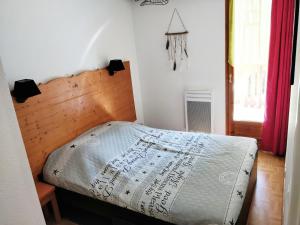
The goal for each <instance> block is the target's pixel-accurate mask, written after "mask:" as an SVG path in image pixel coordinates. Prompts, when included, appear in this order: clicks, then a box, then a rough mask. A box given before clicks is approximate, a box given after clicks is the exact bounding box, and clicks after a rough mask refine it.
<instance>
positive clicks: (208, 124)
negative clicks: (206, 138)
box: [185, 90, 214, 133]
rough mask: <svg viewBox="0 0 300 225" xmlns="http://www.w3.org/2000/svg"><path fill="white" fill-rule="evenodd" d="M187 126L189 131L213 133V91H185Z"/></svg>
mask: <svg viewBox="0 0 300 225" xmlns="http://www.w3.org/2000/svg"><path fill="white" fill-rule="evenodd" d="M185 127H186V130H187V131H191V132H204V133H212V132H213V131H214V128H213V93H212V92H211V91H201V90H198V91H196V90H189V91H186V92H185Z"/></svg>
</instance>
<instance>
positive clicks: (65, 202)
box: [56, 157, 257, 225]
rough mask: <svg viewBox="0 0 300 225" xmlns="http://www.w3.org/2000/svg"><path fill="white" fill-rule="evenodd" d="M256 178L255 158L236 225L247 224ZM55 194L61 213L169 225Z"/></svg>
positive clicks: (67, 194)
mask: <svg viewBox="0 0 300 225" xmlns="http://www.w3.org/2000/svg"><path fill="white" fill-rule="evenodd" d="M256 176H257V157H256V159H255V163H254V166H253V169H252V173H251V176H250V180H249V185H248V189H247V193H246V197H245V200H244V204H243V207H242V210H241V214H240V216H239V219H238V221H237V223H236V225H246V224H247V219H248V213H249V210H250V206H251V202H252V196H253V193H254V190H255V186H256ZM56 194H57V198H58V202H59V206H60V208H61V210H62V211H64V209H66V208H76V209H81V210H85V211H87V212H90V213H93V214H96V215H99V216H102V217H105V218H108V219H110V220H113V219H119V220H122V221H126V222H127V223H130V224H133V225H171V224H170V223H167V222H164V221H161V220H158V219H155V218H152V217H149V216H145V215H143V214H140V213H136V212H133V211H131V210H128V209H124V208H121V207H119V206H116V205H112V204H109V203H106V202H102V201H100V200H96V199H93V198H89V197H86V196H83V195H80V194H77V193H74V192H71V191H67V190H64V189H60V188H57V193H56Z"/></svg>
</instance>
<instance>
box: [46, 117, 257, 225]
mask: <svg viewBox="0 0 300 225" xmlns="http://www.w3.org/2000/svg"><path fill="white" fill-rule="evenodd" d="M256 151H257V145H256V140H254V139H250V138H243V137H228V136H222V135H210V134H203V133H189V132H179V131H169V130H160V129H154V128H150V127H147V126H143V125H139V124H135V123H128V122H111V123H107V124H104V125H102V126H99V127H96V128H94V129H92V130H90V131H88V132H86V133H85V134H83V135H81V136H80V137H78V138H77V139H75V140H74V141H72V142H71V143H69V144H67V145H65V146H63V147H61V148H60V149H58V150H56V151H55V152H53V153H52V154H51V155H50V157H49V159H48V160H47V163H46V165H45V167H44V179H45V180H46V181H47V182H49V183H51V184H54V185H56V186H58V187H61V188H64V189H67V190H70V191H74V192H77V193H80V194H83V195H86V196H90V197H93V198H96V199H99V200H101V201H105V202H109V203H112V204H115V205H118V206H121V207H124V208H127V209H130V210H133V211H136V212H139V213H142V214H145V215H148V216H151V217H155V218H157V219H161V220H164V221H167V222H170V223H173V224H191V225H193V224H195V225H212V224H213V225H216V224H218V225H223V224H228V225H234V224H235V223H236V221H237V219H238V217H239V213H240V211H241V208H242V204H243V201H244V198H245V194H246V190H247V186H248V182H249V177H250V173H251V171H252V167H253V163H254V160H255V155H256Z"/></svg>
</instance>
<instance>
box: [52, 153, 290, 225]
mask: <svg viewBox="0 0 300 225" xmlns="http://www.w3.org/2000/svg"><path fill="white" fill-rule="evenodd" d="M283 178H284V159H283V158H279V157H275V156H273V155H271V154H268V153H264V152H259V155H258V174H257V184H256V190H255V194H254V197H253V201H252V206H251V209H250V213H249V219H248V224H247V225H281V224H282V223H281V221H282V199H283ZM47 217H48V219H47V220H48V221H47V224H48V225H54V224H55V223H54V222H53V220H52V219H51V216H50V217H49V216H47ZM97 224H101V225H108V224H109V225H111V224H113V225H120V224H123V223H120V221H107V219H104V218H99V217H95V216H93V215H90V214H87V213H84V212H82V213H80V214H78V213H75V215H72V217H70V216H68V218H64V219H63V221H62V222H61V223H60V225H97Z"/></svg>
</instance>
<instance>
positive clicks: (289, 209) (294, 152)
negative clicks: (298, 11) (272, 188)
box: [284, 26, 300, 225]
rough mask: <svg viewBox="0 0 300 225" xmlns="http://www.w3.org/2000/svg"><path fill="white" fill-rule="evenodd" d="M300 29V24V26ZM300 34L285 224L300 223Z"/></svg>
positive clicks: (291, 119)
mask: <svg viewBox="0 0 300 225" xmlns="http://www.w3.org/2000/svg"><path fill="white" fill-rule="evenodd" d="M299 29H300V26H299ZM299 88H300V35H299V36H298V47H297V64H296V72H295V84H294V86H292V89H291V103H290V115H289V131H288V145H287V153H286V160H285V162H286V163H285V174H286V175H285V187H284V225H300V191H299V190H300V179H299V171H300V164H299V161H300V151H299V149H300V121H299V118H300V101H299V97H300V89H299Z"/></svg>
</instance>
